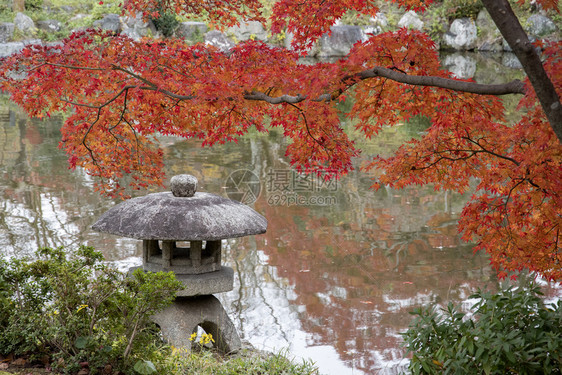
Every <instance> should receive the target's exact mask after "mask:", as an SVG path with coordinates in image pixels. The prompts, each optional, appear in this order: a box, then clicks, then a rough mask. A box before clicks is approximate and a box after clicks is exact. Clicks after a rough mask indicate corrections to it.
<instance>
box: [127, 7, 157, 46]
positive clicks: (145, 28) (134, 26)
mask: <svg viewBox="0 0 562 375" xmlns="http://www.w3.org/2000/svg"><path fill="white" fill-rule="evenodd" d="M121 28H122V30H123V31H122V33H123V34H125V35H127V36H128V37H129V38H132V39H135V40H138V39H140V38H142V37H145V36H149V35H156V33H157V30H156V27H155V26H154V24H153V23H152V21H145V20H143V18H142V13H140V12H137V14H136V15H135V16H134V17H133V16H124V17H121Z"/></svg>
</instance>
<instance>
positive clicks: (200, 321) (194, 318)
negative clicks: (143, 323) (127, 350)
mask: <svg viewBox="0 0 562 375" xmlns="http://www.w3.org/2000/svg"><path fill="white" fill-rule="evenodd" d="M152 320H153V321H154V322H155V323H156V324H158V325H159V326H160V329H161V331H162V336H163V337H164V339H165V340H166V341H168V343H170V344H171V345H173V346H175V347H176V348H183V349H185V350H187V351H191V346H192V344H193V342H192V341H190V337H191V334H192V333H195V332H197V327H198V326H199V327H201V328H203V329H204V330H205V332H206V333H208V334H211V335H212V336H213V340H215V346H216V347H217V349H218V350H219V351H221V352H222V353H230V352H233V351H236V350H239V349H240V348H241V346H242V343H241V341H240V337H239V336H238V332H236V327H234V324H233V323H232V321H231V320H230V318H229V317H228V315H227V313H226V311H225V310H224V307H223V306H222V304H221V303H220V301H219V300H218V299H217V298H216V297H215V296H212V295H210V296H198V297H189V298H178V299H176V300H175V301H174V302H173V303H172V304H171V305H170V306H168V307H167V308H166V309H164V310H163V311H162V312H160V313H158V314H156V315H154V316H153V317H152Z"/></svg>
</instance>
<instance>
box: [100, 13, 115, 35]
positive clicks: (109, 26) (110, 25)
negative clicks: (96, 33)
mask: <svg viewBox="0 0 562 375" xmlns="http://www.w3.org/2000/svg"><path fill="white" fill-rule="evenodd" d="M94 27H99V28H100V29H102V30H108V31H113V32H114V33H120V32H121V20H120V19H119V15H118V14H107V15H105V16H104V17H103V18H102V19H101V20H97V21H95V22H94Z"/></svg>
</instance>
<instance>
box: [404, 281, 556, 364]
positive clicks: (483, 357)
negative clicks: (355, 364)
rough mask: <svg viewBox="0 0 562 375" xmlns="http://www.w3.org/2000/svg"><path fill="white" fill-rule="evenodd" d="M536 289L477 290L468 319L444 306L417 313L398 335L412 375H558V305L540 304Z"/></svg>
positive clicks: (532, 286) (453, 308) (539, 293)
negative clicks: (475, 300) (494, 292)
mask: <svg viewBox="0 0 562 375" xmlns="http://www.w3.org/2000/svg"><path fill="white" fill-rule="evenodd" d="M540 295H541V292H540V289H539V287H538V286H536V285H531V286H530V287H528V288H517V289H516V288H509V289H507V290H504V291H500V292H499V293H497V294H491V293H489V292H482V291H478V292H477V293H476V294H474V295H472V296H471V297H470V298H477V299H479V302H478V303H476V304H475V305H474V306H473V307H472V309H473V310H474V313H473V315H472V316H469V315H467V314H464V313H461V312H459V310H458V308H456V307H454V306H453V305H452V304H449V306H448V307H447V309H443V313H442V314H441V313H438V312H436V311H435V310H434V309H431V308H423V309H416V310H415V311H414V312H413V314H415V315H417V316H418V317H417V318H416V319H415V320H414V322H413V323H412V324H411V325H410V328H409V329H408V331H407V332H406V333H405V334H403V336H404V339H405V342H406V347H407V348H408V351H409V352H413V357H412V360H411V362H410V365H409V369H410V371H411V372H412V374H471V375H472V374H560V373H561V369H562V301H558V303H557V304H549V305H545V304H544V303H543V301H542V299H541V298H540Z"/></svg>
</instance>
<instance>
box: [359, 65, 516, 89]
mask: <svg viewBox="0 0 562 375" xmlns="http://www.w3.org/2000/svg"><path fill="white" fill-rule="evenodd" d="M356 77H357V79H359V80H364V79H368V78H374V77H384V78H388V79H391V80H393V81H396V82H400V83H405V84H408V85H414V86H432V87H440V88H443V89H449V90H454V91H463V92H469V93H472V94H479V95H506V94H524V93H525V90H524V85H523V82H521V81H520V80H518V79H516V80H513V81H511V82H508V83H502V84H496V85H483V84H480V83H474V82H467V81H457V80H455V79H450V78H442V77H435V76H414V75H409V74H404V73H402V72H398V71H396V70H392V69H388V68H383V67H381V66H377V67H375V68H373V69H368V70H364V71H362V72H360V73H358V74H357V75H356ZM351 79H353V78H351Z"/></svg>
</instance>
